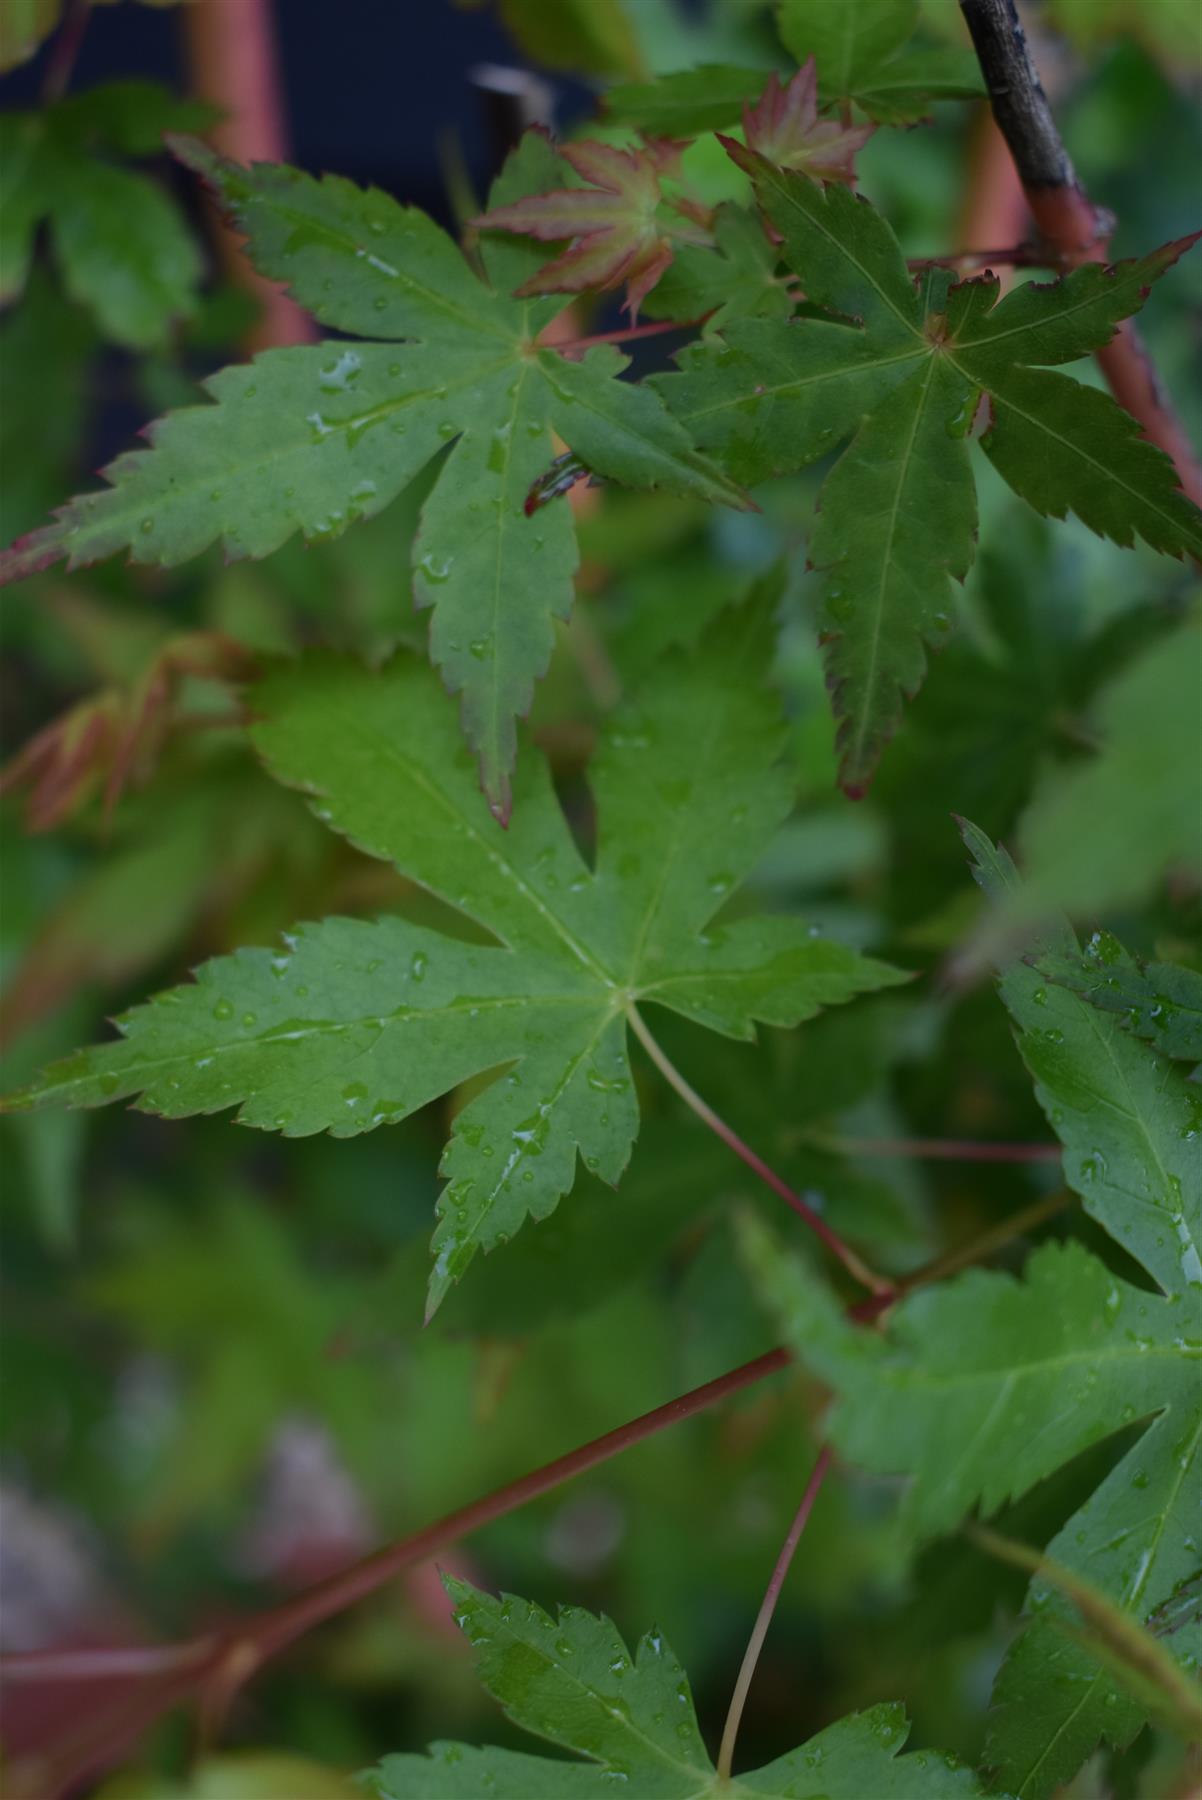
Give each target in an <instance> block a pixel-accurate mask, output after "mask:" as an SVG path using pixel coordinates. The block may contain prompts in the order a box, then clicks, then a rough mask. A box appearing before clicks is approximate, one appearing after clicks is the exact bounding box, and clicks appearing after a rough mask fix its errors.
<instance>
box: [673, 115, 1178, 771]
mask: <svg viewBox="0 0 1202 1800" xmlns="http://www.w3.org/2000/svg"><path fill="white" fill-rule="evenodd" d="M727 144H728V149H729V150H730V153H731V155H732V156H733V157H734V158H735V160H736V161H737V162H738V163H739V164H740V165H741V166H743V167H745V168H747V169H748V170H749V172H750V173H751V175H752V179H753V181H754V183H755V188H756V193H757V196H758V198H759V201H760V204H761V206H762V207H763V209H764V211H765V213H766V215H767V217H768V219H769V220H770V222H771V224H772V225H773V226H774V228H775V229H776V231H777V232H778V233H779V234H780V236H781V238H782V240H783V255H784V258H785V261H786V262H787V263H788V264H789V266H790V267H791V268H792V269H794V270H795V271H796V273H797V274H798V275H799V276H800V278H801V280H802V283H803V285H804V287H805V290H806V293H807V295H808V298H809V300H810V301H811V302H812V303H814V304H816V305H817V306H820V307H823V308H826V309H827V310H829V312H830V313H832V314H834V315H838V318H837V319H836V318H832V319H831V320H830V321H829V322H827V321H826V320H823V319H813V318H808V319H802V320H796V321H792V322H777V321H773V320H755V319H750V320H744V321H741V322H739V323H737V324H735V325H732V326H731V327H730V328H729V329H728V330H727V331H725V332H724V333H723V334H722V336H721V337H720V338H717V337H715V338H707V339H705V340H704V341H703V342H701V343H700V344H698V345H695V346H693V347H691V348H690V349H688V350H686V351H685V352H684V353H683V354H682V357H681V364H682V367H681V372H680V373H677V374H672V375H667V376H661V377H657V378H656V379H655V381H654V383H653V385H655V386H656V387H657V388H658V389H659V391H660V392H661V393H662V394H663V395H664V397H665V399H666V400H667V401H668V403H669V405H670V406H671V407H672V410H673V411H674V412H675V413H676V414H677V416H678V417H679V418H680V419H681V420H682V421H683V422H684V423H685V424H687V426H688V428H689V430H690V432H691V433H692V434H693V436H694V437H695V439H696V441H697V442H698V444H699V445H700V446H701V447H702V448H703V449H708V450H710V451H712V452H714V453H715V454H716V455H717V456H718V457H719V458H720V459H721V460H722V462H723V464H724V466H725V467H726V468H727V469H728V470H729V471H730V473H731V474H732V475H734V476H735V477H736V479H738V480H741V481H744V482H754V481H758V480H762V479H763V478H764V477H766V476H768V475H772V474H780V473H784V472H787V471H789V470H792V469H797V468H801V467H803V466H804V465H805V464H807V463H811V462H814V461H816V460H817V459H818V458H819V457H821V456H823V455H825V454H826V453H827V452H828V451H830V450H832V449H834V448H835V447H836V446H837V445H838V444H839V443H840V442H841V441H842V440H844V439H848V438H850V439H851V442H850V444H849V447H848V448H847V450H846V451H845V452H844V454H843V455H842V456H841V457H840V459H839V461H838V462H837V463H836V465H835V467H834V469H833V470H832V471H831V473H830V475H829V476H828V477H827V479H826V482H825V483H824V485H823V488H822V493H821V498H820V501H819V510H818V515H817V519H816V522H815V526H814V530H813V534H812V536H811V539H810V545H809V555H810V561H811V563H812V565H813V566H814V567H815V568H816V569H817V570H818V571H820V573H821V576H822V603H821V628H822V630H823V633H824V635H825V637H826V639H827V641H828V651H827V670H828V681H829V685H830V687H831V689H832V693H833V699H834V708H835V713H836V717H837V718H838V720H839V730H838V745H839V749H840V752H841V766H840V779H841V782H842V784H843V786H844V787H845V788H846V789H847V791H848V792H850V793H853V794H859V793H862V792H863V791H864V788H865V787H866V785H867V783H868V781H869V779H870V778H871V774H872V771H873V769H874V767H875V764H876V761H877V759H878V757H879V755H880V753H881V750H882V748H883V746H884V744H885V743H886V742H887V741H888V739H889V738H890V737H891V736H892V735H893V733H894V731H895V730H896V729H897V726H898V723H899V721H900V717H901V710H902V702H903V697H911V696H913V694H914V693H915V692H916V691H917V689H918V687H919V686H920V685H921V682H922V679H923V676H924V673H925V670H926V646H927V645H938V644H940V643H941V642H942V641H943V640H944V638H945V637H946V635H947V633H948V631H949V629H950V626H951V620H952V616H953V611H954V598H953V596H954V583H955V582H957V581H962V580H963V578H964V576H965V575H966V573H967V572H968V569H969V568H970V566H971V564H972V560H973V556H974V552H975V542H976V494H975V486H974V481H973V475H972V467H971V461H970V452H969V442H968V436H969V432H970V430H971V427H972V424H973V420H974V417H975V415H976V411H977V403H978V400H979V398H980V396H981V394H982V393H985V394H987V395H988V396H989V401H990V407H991V412H992V423H991V425H990V428H989V430H988V432H987V433H986V435H985V437H984V438H983V440H982V444H983V448H984V449H985V451H986V453H987V454H988V456H989V457H990V459H991V461H992V462H993V463H994V465H995V466H996V467H997V468H998V469H999V470H1000V472H1001V474H1002V475H1003V476H1004V477H1005V479H1006V480H1007V481H1008V482H1009V483H1010V485H1011V486H1012V487H1013V488H1014V489H1015V491H1016V492H1017V493H1018V494H1020V495H1021V496H1022V498H1023V499H1025V500H1027V501H1028V502H1029V503H1030V504H1031V505H1032V506H1034V507H1035V508H1036V509H1037V510H1038V511H1040V512H1043V513H1050V514H1052V515H1054V516H1056V517H1063V516H1064V515H1065V514H1066V513H1067V512H1068V511H1070V510H1071V511H1074V512H1076V513H1077V515H1078V516H1079V517H1080V518H1081V519H1083V520H1084V522H1085V523H1086V524H1087V525H1089V526H1090V527H1091V529H1093V530H1094V531H1096V532H1098V533H1099V534H1101V535H1104V536H1107V537H1111V538H1113V539H1114V540H1115V541H1116V542H1118V543H1121V544H1130V543H1132V542H1133V541H1134V539H1135V537H1136V535H1137V534H1138V535H1140V536H1142V537H1144V538H1145V539H1146V540H1147V541H1148V542H1149V543H1150V544H1152V545H1153V546H1154V547H1155V548H1157V549H1160V550H1164V551H1167V552H1169V553H1171V554H1174V555H1183V554H1185V553H1186V552H1187V551H1192V552H1194V553H1195V554H1197V553H1202V513H1199V511H1198V509H1197V507H1195V506H1194V505H1193V504H1192V503H1191V502H1190V501H1189V500H1187V499H1186V497H1185V496H1184V494H1182V493H1181V491H1180V489H1179V487H1178V485H1177V478H1176V473H1175V471H1174V469H1173V466H1172V464H1171V462H1170V461H1169V459H1168V458H1167V457H1166V456H1165V455H1164V454H1163V452H1161V451H1159V450H1157V449H1155V448H1154V447H1153V446H1152V445H1151V444H1149V443H1147V442H1146V441H1145V440H1144V439H1143V438H1142V437H1141V436H1140V435H1139V429H1138V427H1137V425H1136V423H1135V421H1134V419H1132V418H1131V417H1130V415H1129V414H1127V413H1125V412H1124V411H1123V410H1122V409H1121V407H1119V406H1117V405H1116V404H1115V402H1114V401H1113V400H1111V399H1110V398H1109V397H1108V396H1107V395H1105V394H1102V393H1100V392H1098V391H1097V390H1096V389H1094V388H1086V387H1083V386H1081V385H1080V384H1079V383H1078V382H1075V381H1073V380H1072V379H1071V378H1069V377H1067V376H1064V375H1061V374H1058V373H1055V372H1053V371H1051V370H1049V369H1046V368H1040V367H1035V366H1033V365H1035V364H1041V363H1060V362H1067V361H1070V360H1072V359H1073V358H1075V357H1079V356H1084V355H1086V354H1088V353H1089V352H1091V351H1093V350H1094V349H1096V348H1097V347H1098V346H1099V345H1101V344H1104V343H1106V342H1107V341H1108V339H1109V338H1110V336H1111V335H1112V333H1113V331H1114V329H1115V327H1116V325H1117V324H1118V322H1119V321H1120V320H1121V319H1123V318H1125V317H1127V316H1128V315H1129V314H1131V313H1133V312H1135V311H1137V310H1138V308H1139V307H1140V306H1141V305H1142V303H1143V299H1144V297H1145V295H1146V293H1147V291H1148V287H1149V285H1150V284H1151V283H1152V282H1153V281H1154V280H1155V279H1156V278H1157V276H1158V275H1160V274H1161V273H1163V271H1164V270H1165V269H1166V268H1168V267H1170V266H1171V264H1172V263H1174V262H1175V261H1176V260H1177V258H1178V257H1179V256H1180V255H1181V254H1182V253H1183V252H1184V251H1185V250H1186V249H1188V248H1189V246H1190V245H1191V244H1192V243H1193V242H1195V241H1196V239H1195V238H1184V239H1181V240H1179V241H1178V242H1176V243H1174V244H1168V245H1166V246H1164V248H1163V249H1160V250H1157V251H1154V252H1152V254H1151V255H1149V256H1146V257H1143V258H1140V259H1139V260H1136V261H1132V262H1128V263H1121V264H1118V265H1116V267H1115V268H1113V269H1103V268H1101V267H1098V266H1094V265H1091V266H1089V267H1086V268H1082V269H1078V270H1076V271H1075V272H1074V273H1073V274H1071V275H1069V276H1067V277H1066V278H1065V279H1064V280H1063V281H1059V282H1055V283H1052V284H1050V285H1046V286H1040V285H1036V284H1028V285H1026V286H1024V287H1020V288H1018V289H1016V290H1015V291H1014V292H1012V293H1011V294H1009V295H1007V296H1006V297H1005V299H1002V300H1000V301H999V298H998V296H999V292H1000V290H999V286H998V283H997V281H996V280H995V279H994V277H993V276H991V275H985V276H983V277H981V278H979V279H977V280H973V281H965V282H960V283H953V282H951V280H950V279H949V278H948V277H947V276H946V275H945V274H944V273H943V272H936V273H935V274H934V275H933V276H931V277H928V278H927V279H926V280H925V281H924V282H923V283H922V284H921V286H919V285H918V284H916V283H915V282H914V281H913V280H912V279H911V277H910V274H909V272H908V270H907V268H906V263H905V259H904V258H903V256H902V254H901V250H900V248H899V246H898V243H897V240H896V238H895V237H894V235H893V233H892V231H891V230H890V228H889V226H888V225H887V223H886V222H885V220H884V219H883V218H882V217H881V215H880V214H879V213H877V212H876V211H875V210H874V208H873V207H871V206H870V205H869V204H868V203H867V202H866V201H864V200H862V199H860V198H858V197H857V196H856V195H854V194H852V193H851V192H850V191H849V190H848V189H846V188H844V187H840V186H835V185H831V186H827V187H819V186H816V185H815V183H814V182H812V181H809V180H808V179H806V177H805V176H804V175H800V174H795V173H791V172H789V171H786V170H783V169H779V168H777V167H775V166H774V165H773V164H771V163H769V162H767V161H766V160H765V159H764V158H762V157H759V156H756V155H754V154H753V153H752V152H750V151H748V150H746V149H744V148H743V147H742V146H740V145H737V144H734V143H733V142H730V141H727ZM853 321H854V322H853Z"/></svg>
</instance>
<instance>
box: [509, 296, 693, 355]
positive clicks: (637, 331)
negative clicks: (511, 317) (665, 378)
mask: <svg viewBox="0 0 1202 1800" xmlns="http://www.w3.org/2000/svg"><path fill="white" fill-rule="evenodd" d="M713 310H714V309H713V308H712V307H711V308H710V311H709V312H707V313H702V314H701V315H700V317H699V318H696V319H657V320H656V322H655V324H653V325H627V326H625V327H624V328H623V329H622V330H619V331H596V332H594V333H593V334H592V336H591V337H577V338H562V339H550V340H548V341H547V343H546V345H545V348H547V349H550V350H558V351H560V352H561V354H563V355H564V356H572V355H574V354H575V352H576V351H578V350H591V349H592V348H593V346H594V344H628V343H631V342H632V341H634V340H636V339H638V338H650V337H659V336H660V334H661V333H662V332H665V331H693V330H695V329H696V327H697V326H698V325H704V324H705V321H706V320H707V319H708V318H711V317H712V315H713ZM538 341H539V345H540V347H544V345H543V340H542V338H541V337H540V338H539V340H538Z"/></svg>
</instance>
